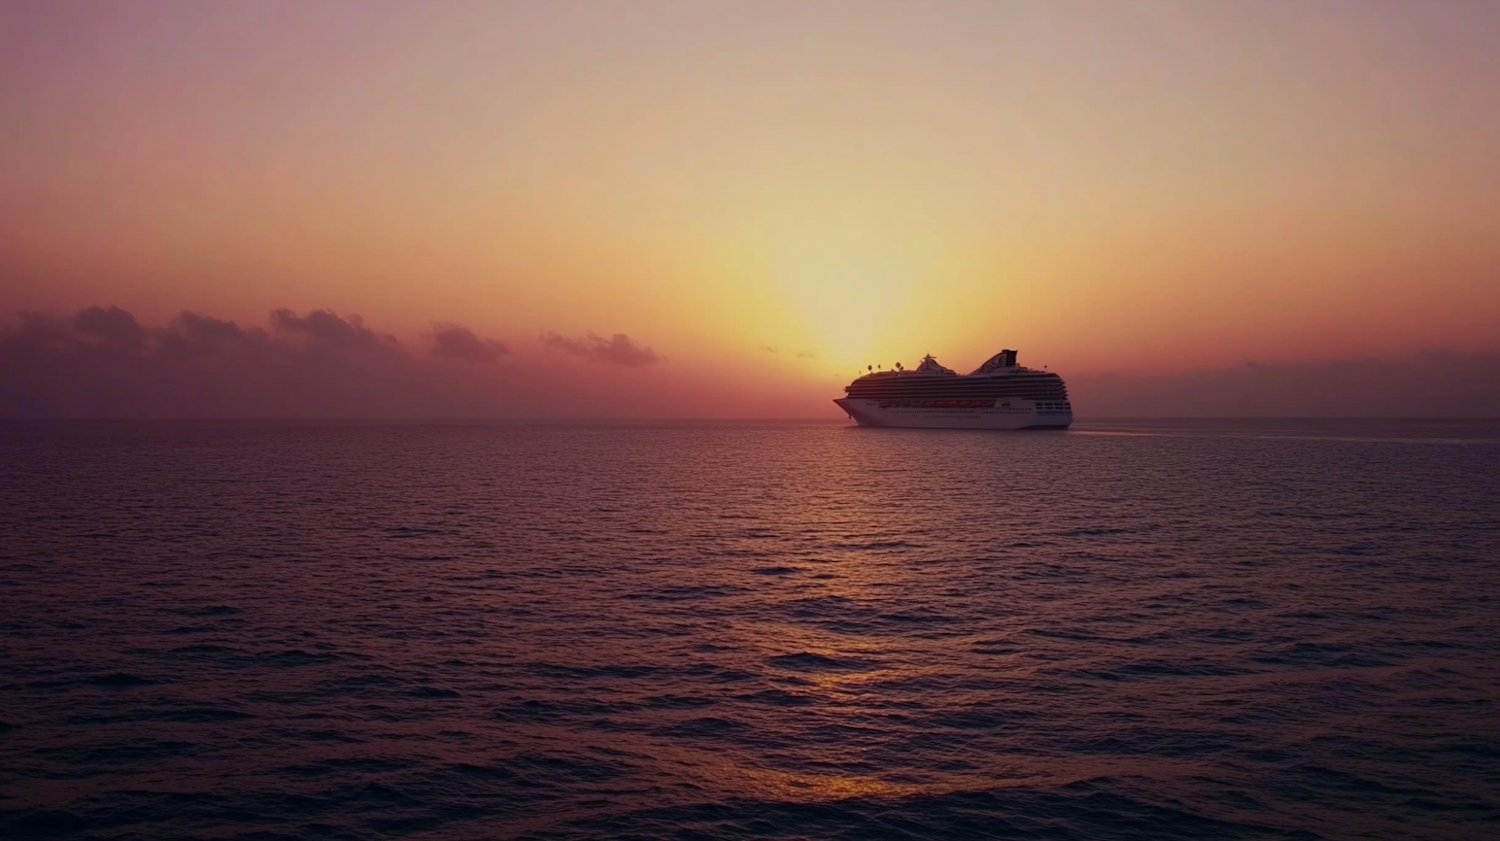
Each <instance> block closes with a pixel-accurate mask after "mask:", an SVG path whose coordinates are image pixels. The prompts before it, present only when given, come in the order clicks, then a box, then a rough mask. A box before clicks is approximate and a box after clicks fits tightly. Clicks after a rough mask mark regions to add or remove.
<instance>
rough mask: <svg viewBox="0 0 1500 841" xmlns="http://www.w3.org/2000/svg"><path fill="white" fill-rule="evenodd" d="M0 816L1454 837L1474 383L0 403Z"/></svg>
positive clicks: (1476, 678) (423, 826) (1492, 569)
mask: <svg viewBox="0 0 1500 841" xmlns="http://www.w3.org/2000/svg"><path fill="white" fill-rule="evenodd" d="M0 646H3V647H0V722H3V723H0V836H4V837H6V838H24V837H82V838H246V839H251V838H253V839H276V838H343V839H381V838H432V839H449V838H453V839H458V838H485V837H491V838H527V839H593V838H631V839H726V838H770V839H811V838H835V839H864V838H891V839H908V838H911V839H915V838H964V839H969V838H1044V839H1075V838H1076V839H1175V838H1194V839H1198V838H1213V839H1240V838H1244V839H1261V838H1284V839H1312V838H1328V839H1377V838H1379V839H1385V838H1389V839H1494V838H1497V837H1500V706H1497V705H1500V424H1497V423H1496V422H1458V421H1453V422H1435V421H1428V422H1392V421H1383V422H1382V421H1238V422H1230V421H1177V422H1130V423H1108V422H1095V423H1081V424H1079V426H1077V427H1076V428H1075V429H1074V430H1073V431H1070V432H1064V433H1053V432H1044V433H982V432H961V431H960V432H948V431H922V430H878V429H858V428H851V427H848V426H846V425H844V424H842V423H784V424H772V423H767V424H751V423H742V424H734V423H654V424H653V423H614V424H607V423H597V424H586V423H573V424H560V425H544V424H521V423H489V424H484V423H475V424H459V423H452V424H421V425H407V424H380V423H364V424H358V423H348V424H339V423H54V424H8V425H0Z"/></svg>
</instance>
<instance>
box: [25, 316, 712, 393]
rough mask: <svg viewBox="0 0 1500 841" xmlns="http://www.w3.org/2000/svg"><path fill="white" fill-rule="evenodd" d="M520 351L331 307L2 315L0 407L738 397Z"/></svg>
mask: <svg viewBox="0 0 1500 841" xmlns="http://www.w3.org/2000/svg"><path fill="white" fill-rule="evenodd" d="M557 338H558V339H560V340H561V341H563V342H564V343H565V344H566V345H567V346H566V347H565V348H564V349H565V350H568V351H569V352H572V353H578V354H581V355H584V356H587V357H589V358H592V359H600V360H603V361H608V362H613V363H615V364H619V365H627V366H633V367H639V366H643V365H650V364H653V363H656V362H659V361H661V359H660V357H659V356H657V354H656V353H655V352H654V351H652V350H651V349H650V348H644V347H641V346H639V345H637V344H636V343H634V342H632V341H631V340H630V339H629V338H627V337H625V336H623V335H621V336H616V337H614V338H613V339H610V340H605V339H601V338H599V337H597V336H593V335H589V336H588V337H586V338H585V339H583V340H580V341H577V342H570V341H569V340H566V339H562V337H557ZM550 346H554V347H555V346H556V342H554V343H552V345H550ZM511 354H512V351H511V350H510V348H508V347H507V346H506V345H505V344H504V343H503V342H500V341H497V340H494V339H490V338H486V337H483V336H479V335H476V334H475V333H474V332H473V331H472V330H470V329H469V328H467V327H464V326H463V325H459V324H448V323H443V324H438V325H435V326H434V328H433V332H432V333H430V334H429V335H428V336H427V338H426V339H425V340H424V341H422V342H420V343H416V346H409V345H407V344H403V343H402V342H401V341H399V340H398V339H397V338H395V337H394V336H392V335H390V334H387V333H382V332H379V331H377V330H374V329H372V328H371V327H369V326H368V325H366V324H365V323H364V321H362V320H361V319H360V318H359V317H358V316H353V315H351V316H341V315H339V314H337V313H335V312H333V311H331V310H314V311H312V312H308V313H296V312H293V311H291V310H286V309H281V310H276V311H274V312H272V313H271V314H270V316H269V318H268V319H267V322H266V324H265V325H264V326H246V325H241V324H237V323H235V322H233V321H226V320H224V319H219V318H214V317H212V316H208V315H202V314H200V313H194V312H183V313H181V314H179V315H178V316H177V317H175V318H173V319H171V320H170V321H169V322H167V323H166V324H163V325H161V326H150V325H143V324H141V323H139V322H138V321H137V320H136V319H135V317H134V316H132V315H131V314H130V313H129V312H126V311H125V310H122V309H119V308H118V307H89V308H87V309H83V310H80V311H78V312H77V313H75V314H73V315H71V316H68V317H62V318H59V317H56V316H51V315H42V314H36V313H26V314H22V315H21V316H20V318H19V320H18V321H17V322H13V323H12V324H11V325H9V326H7V325H4V324H0V417H6V418H56V417H78V418H153V417H154V418H184V417H203V418H214V417H225V418H230V417H243V418H270V417H280V418H351V417H372V418H377V417H378V418H418V417H443V418H460V417H494V418H499V417H580V416H582V417H587V416H598V415H600V414H608V415H611V416H617V417H626V416H639V415H643V414H644V415H648V416H662V415H669V414H674V413H678V412H681V411H684V410H686V411H691V412H696V413H699V414H703V413H711V412H715V411H724V410H723V409H720V408H719V407H720V406H725V405H730V403H729V401H726V400H725V399H724V397H725V395H723V394H711V393H710V391H709V390H707V389H705V388H703V387H702V385H701V384H696V385H694V386H683V385H682V384H681V383H679V382H675V381H669V380H666V379H663V378H661V377H652V378H637V377H631V378H629V380H630V381H629V382H624V381H622V380H621V378H619V377H617V376H613V375H612V374H610V373H609V372H607V371H604V370H600V369H592V368H580V367H579V366H575V365H565V364H559V363H558V362H556V361H552V362H549V361H548V357H547V355H541V356H539V357H538V358H535V359H532V360H530V364H527V365H496V364H489V363H494V362H496V361H497V360H499V359H501V358H503V357H507V356H509V355H511ZM694 401H696V402H694ZM694 407H696V408H694Z"/></svg>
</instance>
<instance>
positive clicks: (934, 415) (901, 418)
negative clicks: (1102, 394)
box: [833, 397, 1073, 429]
mask: <svg viewBox="0 0 1500 841" xmlns="http://www.w3.org/2000/svg"><path fill="white" fill-rule="evenodd" d="M833 402H834V403H837V404H838V406H839V408H841V409H843V410H844V412H845V413H847V414H848V415H849V417H850V418H852V419H853V420H854V422H855V423H857V424H859V425H860V426H885V427H907V428H913V429H1067V428H1068V427H1069V426H1071V425H1072V424H1073V413H1072V412H1071V411H1058V410H1038V409H1037V407H1036V406H1035V405H1033V404H1032V402H1031V401H1023V400H1013V401H1009V405H1006V406H987V407H981V408H954V407H926V406H907V405H891V403H892V401H885V402H884V403H882V401H879V400H861V399H857V398H851V397H843V398H839V399H838V400H835V401H833ZM897 402H899V401H897ZM954 402H957V401H954Z"/></svg>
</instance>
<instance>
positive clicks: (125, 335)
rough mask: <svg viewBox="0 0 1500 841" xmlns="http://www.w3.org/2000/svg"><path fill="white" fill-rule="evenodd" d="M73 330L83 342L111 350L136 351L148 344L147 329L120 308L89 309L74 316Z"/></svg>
mask: <svg viewBox="0 0 1500 841" xmlns="http://www.w3.org/2000/svg"><path fill="white" fill-rule="evenodd" d="M72 326H73V329H74V330H75V331H76V333H77V335H78V337H79V338H80V339H81V340H83V341H92V342H95V343H97V345H99V346H101V347H104V348H107V349H109V350H117V351H120V350H123V351H135V350H139V349H140V348H141V347H142V346H143V345H144V344H145V342H146V328H144V327H142V326H141V325H140V324H138V323H137V322H136V320H135V316H133V315H131V314H130V313H128V312H126V311H125V310H122V309H120V308H119V307H110V308H109V309H104V308H103V307H89V308H87V309H83V310H79V311H78V313H77V314H75V315H74V316H73V325H72Z"/></svg>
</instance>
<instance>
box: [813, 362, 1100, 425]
mask: <svg viewBox="0 0 1500 841" xmlns="http://www.w3.org/2000/svg"><path fill="white" fill-rule="evenodd" d="M844 395H845V396H844V397H841V398H839V399H837V400H834V401H833V402H835V403H837V404H838V405H839V408H841V409H843V410H844V411H845V412H847V413H848V415H849V417H851V418H853V419H854V421H855V422H856V423H858V424H860V425H861V426H912V427H933V428H945V429H1066V428H1067V427H1068V426H1069V425H1070V424H1072V423H1073V406H1072V404H1071V403H1069V402H1068V388H1067V386H1066V385H1065V384H1064V383H1063V379H1062V377H1059V376H1058V375H1056V374H1054V373H1052V372H1050V371H1037V370H1033V369H1031V368H1027V367H1025V366H1022V365H1018V364H1016V351H1013V350H1002V351H1000V352H999V353H997V354H995V355H994V356H992V357H990V358H989V360H988V361H987V362H985V363H984V364H983V365H980V366H979V367H978V368H977V369H975V370H974V371H972V372H970V373H968V374H964V375H959V374H957V373H955V372H954V371H953V370H951V369H949V368H945V367H943V366H942V365H940V364H938V361H937V360H936V359H934V358H932V356H930V355H929V356H925V357H923V358H922V362H921V364H919V365H918V366H917V367H916V368H914V369H912V370H909V371H908V370H904V369H902V370H894V371H875V372H871V373H869V374H866V375H864V376H862V377H860V378H859V379H856V380H855V381H854V382H852V383H850V384H849V385H847V386H845V387H844Z"/></svg>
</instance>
